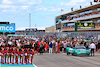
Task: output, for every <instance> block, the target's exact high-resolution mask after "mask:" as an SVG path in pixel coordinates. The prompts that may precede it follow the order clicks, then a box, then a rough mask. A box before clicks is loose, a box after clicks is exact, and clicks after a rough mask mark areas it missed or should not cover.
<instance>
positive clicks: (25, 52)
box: [24, 48, 27, 64]
mask: <svg viewBox="0 0 100 67" xmlns="http://www.w3.org/2000/svg"><path fill="white" fill-rule="evenodd" d="M24 54H25V63H26V64H27V49H26V48H25V51H24Z"/></svg>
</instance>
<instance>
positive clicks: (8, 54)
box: [7, 47, 10, 64]
mask: <svg viewBox="0 0 100 67" xmlns="http://www.w3.org/2000/svg"><path fill="white" fill-rule="evenodd" d="M9 50H10V48H9V47H7V51H8V52H7V64H9V56H10V53H9Z"/></svg>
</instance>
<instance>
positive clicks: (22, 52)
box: [20, 48, 24, 64]
mask: <svg viewBox="0 0 100 67" xmlns="http://www.w3.org/2000/svg"><path fill="white" fill-rule="evenodd" d="M20 56H21V59H22V60H21V59H20V62H21V64H23V58H24V48H22V50H21V51H20Z"/></svg>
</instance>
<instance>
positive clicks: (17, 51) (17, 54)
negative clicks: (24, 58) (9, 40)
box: [15, 48, 19, 64]
mask: <svg viewBox="0 0 100 67" xmlns="http://www.w3.org/2000/svg"><path fill="white" fill-rule="evenodd" d="M18 56H19V48H17V50H16V62H15V63H16V64H18Z"/></svg>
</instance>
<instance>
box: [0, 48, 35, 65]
mask: <svg viewBox="0 0 100 67" xmlns="http://www.w3.org/2000/svg"><path fill="white" fill-rule="evenodd" d="M33 55H34V49H33V48H32V49H30V48H17V47H1V48H0V56H1V63H2V64H5V63H7V64H19V61H20V63H21V64H24V63H25V64H28V63H29V58H30V57H31V64H32V60H33ZM19 57H20V60H19V59H18V58H19ZM9 59H10V62H9ZM14 61H15V62H14Z"/></svg>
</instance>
